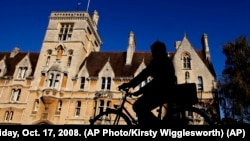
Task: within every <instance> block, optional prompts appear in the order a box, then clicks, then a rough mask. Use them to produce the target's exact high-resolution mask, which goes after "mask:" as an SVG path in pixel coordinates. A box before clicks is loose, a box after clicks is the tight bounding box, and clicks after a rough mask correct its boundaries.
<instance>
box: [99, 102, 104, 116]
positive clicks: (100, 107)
mask: <svg viewBox="0 0 250 141" xmlns="http://www.w3.org/2000/svg"><path fill="white" fill-rule="evenodd" d="M103 111H104V100H100V105H99V113H102V112H103Z"/></svg>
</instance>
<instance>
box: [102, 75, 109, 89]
mask: <svg viewBox="0 0 250 141" xmlns="http://www.w3.org/2000/svg"><path fill="white" fill-rule="evenodd" d="M110 86H111V77H102V87H101V89H102V90H110Z"/></svg>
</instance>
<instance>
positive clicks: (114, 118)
mask: <svg viewBox="0 0 250 141" xmlns="http://www.w3.org/2000/svg"><path fill="white" fill-rule="evenodd" d="M90 124H91V125H131V122H130V120H129V118H128V117H127V116H126V115H125V114H123V113H119V112H118V111H116V110H110V111H108V112H103V113H100V114H99V115H97V116H96V117H95V118H94V119H93V120H92V121H90Z"/></svg>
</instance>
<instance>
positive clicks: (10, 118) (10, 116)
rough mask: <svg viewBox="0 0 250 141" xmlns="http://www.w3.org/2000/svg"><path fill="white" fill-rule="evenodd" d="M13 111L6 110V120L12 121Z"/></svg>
mask: <svg viewBox="0 0 250 141" xmlns="http://www.w3.org/2000/svg"><path fill="white" fill-rule="evenodd" d="M13 114H14V112H13V111H6V112H5V116H4V121H11V120H12V119H13Z"/></svg>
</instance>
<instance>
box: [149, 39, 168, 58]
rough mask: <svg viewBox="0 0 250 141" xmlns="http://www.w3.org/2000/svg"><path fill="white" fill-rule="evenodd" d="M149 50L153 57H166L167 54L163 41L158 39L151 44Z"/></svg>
mask: <svg viewBox="0 0 250 141" xmlns="http://www.w3.org/2000/svg"><path fill="white" fill-rule="evenodd" d="M151 52H152V56H153V58H162V57H166V55H167V49H166V46H165V44H164V43H162V42H160V41H155V42H154V43H153V44H152V45H151Z"/></svg>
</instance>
